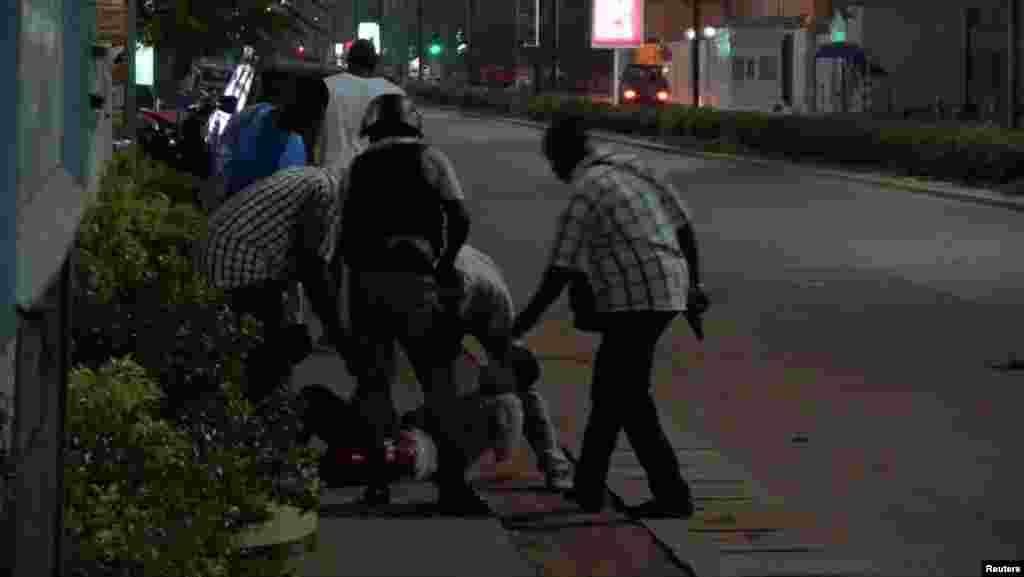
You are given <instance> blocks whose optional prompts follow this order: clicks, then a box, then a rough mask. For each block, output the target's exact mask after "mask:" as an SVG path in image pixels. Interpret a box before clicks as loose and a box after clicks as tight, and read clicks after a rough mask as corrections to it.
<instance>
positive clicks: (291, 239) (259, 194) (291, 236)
mask: <svg viewBox="0 0 1024 577" xmlns="http://www.w3.org/2000/svg"><path fill="white" fill-rule="evenodd" d="M338 187H339V177H338V175H337V174H335V173H333V172H331V171H328V170H324V169H322V168H318V167H311V166H302V167H294V168H287V169H285V170H281V171H278V172H276V173H274V174H273V175H271V176H269V177H267V178H265V179H263V180H260V181H257V182H255V183H253V184H251V185H250V186H248V187H246V188H245V189H243V190H241V191H240V192H239V193H238V194H236V195H234V196H232V197H231V198H230V199H228V200H227V202H225V203H224V204H223V205H221V206H220V208H218V209H217V211H216V212H214V213H213V214H212V215H211V216H210V221H209V226H208V228H207V235H206V239H205V241H204V242H203V244H202V247H201V252H200V258H199V260H198V264H199V267H200V270H201V271H202V272H203V273H204V274H206V275H207V277H208V278H209V280H210V282H211V283H212V284H213V286H215V287H218V288H223V289H232V288H238V287H242V286H249V285H253V284H256V283H260V282H263V281H267V280H286V279H285V277H287V275H288V274H289V273H290V272H291V270H292V268H291V267H292V265H293V262H292V261H293V259H294V256H295V251H296V250H297V249H298V246H297V244H298V243H299V242H301V239H302V233H303V230H304V229H305V228H306V227H314V230H316V231H317V232H316V238H317V239H318V241H317V248H316V254H317V256H319V257H320V258H321V259H323V260H324V261H325V262H329V261H330V260H331V259H332V258H333V256H334V250H335V245H336V243H337V236H338V227H339V226H340V220H341V208H340V202H339V199H338V192H337V191H338ZM306 218H311V219H313V221H312V222H309V221H306V220H305V219H306Z"/></svg>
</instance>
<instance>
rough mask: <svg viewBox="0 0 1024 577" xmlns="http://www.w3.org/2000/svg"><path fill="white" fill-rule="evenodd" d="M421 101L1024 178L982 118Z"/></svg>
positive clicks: (917, 171)
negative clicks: (955, 123)
mask: <svg viewBox="0 0 1024 577" xmlns="http://www.w3.org/2000/svg"><path fill="white" fill-rule="evenodd" d="M410 93H412V94H413V95H415V96H416V97H418V98H420V99H421V100H423V101H426V102H429V103H433V104H441V105H455V106H460V107H464V108H471V109H487V110H494V111H498V112H503V113H511V114H516V115H519V116H525V117H527V118H530V119H532V120H537V121H545V120H547V119H549V118H550V117H551V116H552V114H554V113H555V112H557V111H560V110H574V111H577V112H580V113H582V114H583V115H584V116H585V117H586V118H587V119H588V120H589V122H590V124H591V126H592V127H593V128H595V129H598V130H606V131H611V132H617V133H622V134H628V135H633V136H639V137H650V138H658V139H665V140H668V141H669V142H674V143H679V142H685V143H687V144H689V145H691V146H701V147H704V148H709V149H712V150H719V151H735V152H739V153H747V154H757V155H760V156H768V157H775V158H781V159H786V160H792V161H810V162H819V163H826V164H838V165H844V166H850V167H861V168H865V169H872V170H880V171H883V172H885V173H889V174H895V175H901V176H911V177H917V178H928V179H935V180H945V181H952V182H960V183H965V184H970V185H976V186H998V185H1002V184H1006V183H1010V182H1015V181H1017V180H1020V179H1022V178H1024V131H1020V130H1013V131H1011V130H1006V129H1002V128H998V127H981V126H963V127H950V126H936V125H925V124H906V123H898V124H897V123H884V122H878V121H873V120H871V119H867V118H859V117H852V116H846V117H810V116H796V115H778V114H768V113H759V112H737V111H724V110H715V109H712V108H706V107H702V108H694V107H692V106H684V105H667V106H662V107H657V108H652V107H644V106H636V105H622V106H615V105H612V104H610V103H604V102H595V101H591V100H589V99H585V98H579V97H572V96H560V95H559V96H555V95H539V96H527V95H525V94H523V93H521V92H519V91H505V90H493V89H490V90H489V89H480V88H461V89H452V88H445V87H440V86H433V87H428V86H422V85H419V86H417V85H414V86H411V87H410Z"/></svg>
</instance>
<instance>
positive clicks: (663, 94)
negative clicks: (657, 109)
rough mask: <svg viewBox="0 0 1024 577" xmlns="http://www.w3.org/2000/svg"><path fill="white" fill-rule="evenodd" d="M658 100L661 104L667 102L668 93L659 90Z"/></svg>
mask: <svg viewBox="0 0 1024 577" xmlns="http://www.w3.org/2000/svg"><path fill="white" fill-rule="evenodd" d="M658 100H660V101H662V102H665V101H666V100H668V92H667V91H665V90H659V91H658Z"/></svg>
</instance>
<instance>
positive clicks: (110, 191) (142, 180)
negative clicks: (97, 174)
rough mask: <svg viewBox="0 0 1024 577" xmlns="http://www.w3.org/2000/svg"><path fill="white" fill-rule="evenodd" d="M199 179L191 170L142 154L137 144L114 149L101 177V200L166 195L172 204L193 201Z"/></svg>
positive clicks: (149, 197)
mask: <svg viewBox="0 0 1024 577" xmlns="http://www.w3.org/2000/svg"><path fill="white" fill-rule="evenodd" d="M200 186H201V183H200V181H199V179H197V178H196V177H195V176H192V175H190V174H185V173H182V172H178V171H176V170H174V169H173V168H172V167H170V166H169V165H167V164H166V163H164V162H160V161H157V160H153V159H151V158H149V157H147V156H145V155H143V154H141V153H140V152H139V150H138V148H137V147H136V146H130V147H128V148H126V149H124V150H120V151H117V152H115V153H114V155H113V157H112V158H111V159H110V161H109V162H108V163H107V165H106V167H105V170H104V174H103V176H102V177H101V180H100V187H99V190H100V193H101V197H100V200H101V201H107V200H113V199H114V198H118V197H120V196H123V195H128V196H131V197H133V198H141V199H152V198H167V199H168V200H169V201H170V202H171V203H172V204H178V203H187V204H192V203H195V202H196V199H197V198H198V193H199V189H200Z"/></svg>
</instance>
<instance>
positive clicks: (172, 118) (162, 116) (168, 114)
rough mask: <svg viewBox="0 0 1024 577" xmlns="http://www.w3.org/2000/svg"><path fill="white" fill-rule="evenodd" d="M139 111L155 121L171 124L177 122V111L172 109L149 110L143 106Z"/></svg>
mask: <svg viewBox="0 0 1024 577" xmlns="http://www.w3.org/2000/svg"><path fill="white" fill-rule="evenodd" d="M139 112H140V113H141V114H142V115H143V116H145V117H146V118H149V119H152V120H155V121H157V122H170V123H171V124H177V123H178V113H177V112H175V111H173V110H159V111H158V110H150V109H148V108H143V109H141V110H139Z"/></svg>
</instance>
